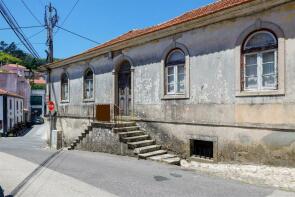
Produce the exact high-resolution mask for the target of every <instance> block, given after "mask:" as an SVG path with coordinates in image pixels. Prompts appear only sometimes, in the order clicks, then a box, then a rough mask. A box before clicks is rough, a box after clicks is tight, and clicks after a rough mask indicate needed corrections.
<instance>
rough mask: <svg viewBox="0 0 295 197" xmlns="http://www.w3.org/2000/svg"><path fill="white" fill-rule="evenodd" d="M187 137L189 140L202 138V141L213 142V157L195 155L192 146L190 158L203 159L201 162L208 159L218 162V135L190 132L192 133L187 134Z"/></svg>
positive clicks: (189, 151) (208, 160)
mask: <svg viewBox="0 0 295 197" xmlns="http://www.w3.org/2000/svg"><path fill="white" fill-rule="evenodd" d="M187 138H188V139H189V140H202V141H209V142H213V158H212V159H203V158H200V157H195V156H193V155H191V147H190V148H189V150H188V154H187V155H189V156H190V158H189V160H194V161H201V162H204V161H206V162H214V163H217V162H218V137H217V136H207V135H198V134H190V135H187ZM189 144H190V142H189Z"/></svg>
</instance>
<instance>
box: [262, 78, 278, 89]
mask: <svg viewBox="0 0 295 197" xmlns="http://www.w3.org/2000/svg"><path fill="white" fill-rule="evenodd" d="M275 81H276V75H267V76H263V77H262V85H263V87H274V86H275V85H276V83H275Z"/></svg>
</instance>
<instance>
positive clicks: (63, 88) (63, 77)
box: [60, 73, 69, 101]
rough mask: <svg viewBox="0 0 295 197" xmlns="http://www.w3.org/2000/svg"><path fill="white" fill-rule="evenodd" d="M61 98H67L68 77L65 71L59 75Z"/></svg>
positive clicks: (63, 99)
mask: <svg viewBox="0 0 295 197" xmlns="http://www.w3.org/2000/svg"><path fill="white" fill-rule="evenodd" d="M60 81H61V100H62V101H67V100H69V77H68V75H67V74H66V73H63V74H62V75H61V80H60Z"/></svg>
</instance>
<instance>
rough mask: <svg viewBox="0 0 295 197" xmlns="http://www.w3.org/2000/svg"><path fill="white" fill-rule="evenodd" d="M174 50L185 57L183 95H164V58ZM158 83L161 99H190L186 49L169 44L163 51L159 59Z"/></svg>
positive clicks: (188, 65) (188, 54) (188, 60)
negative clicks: (180, 51) (178, 50)
mask: <svg viewBox="0 0 295 197" xmlns="http://www.w3.org/2000/svg"><path fill="white" fill-rule="evenodd" d="M174 49H180V50H182V52H183V53H184V55H185V65H184V67H185V93H184V94H181V95H168V94H166V90H165V89H166V88H165V87H166V84H165V77H166V76H165V66H166V65H165V62H166V58H167V56H168V55H169V53H170V52H171V51H173V50H174ZM160 75H161V76H160V83H161V86H160V87H162V90H161V99H162V100H167V99H189V97H190V53H189V50H188V48H187V47H186V46H185V45H184V44H181V43H179V42H175V41H174V42H173V43H172V44H170V45H169V46H168V47H166V49H165V50H164V52H163V54H162V58H161V73H160Z"/></svg>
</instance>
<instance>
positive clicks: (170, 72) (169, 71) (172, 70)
mask: <svg viewBox="0 0 295 197" xmlns="http://www.w3.org/2000/svg"><path fill="white" fill-rule="evenodd" d="M173 74H174V67H172V66H170V67H168V75H173Z"/></svg>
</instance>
